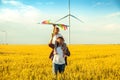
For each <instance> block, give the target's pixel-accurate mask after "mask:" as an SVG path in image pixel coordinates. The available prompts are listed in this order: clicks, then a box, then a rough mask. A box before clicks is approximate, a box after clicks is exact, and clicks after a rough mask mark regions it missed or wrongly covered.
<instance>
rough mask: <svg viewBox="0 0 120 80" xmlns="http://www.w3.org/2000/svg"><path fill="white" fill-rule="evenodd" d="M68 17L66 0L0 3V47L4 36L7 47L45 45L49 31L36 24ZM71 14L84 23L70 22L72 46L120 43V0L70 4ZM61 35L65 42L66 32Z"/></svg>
mask: <svg viewBox="0 0 120 80" xmlns="http://www.w3.org/2000/svg"><path fill="white" fill-rule="evenodd" d="M67 14H68V0H0V43H5V32H7V42H8V43H9V44H47V43H48V41H49V39H50V34H51V31H52V27H51V26H49V25H42V24H37V23H38V22H42V21H43V20H51V22H55V21H56V20H58V19H59V18H61V17H63V16H65V15H67ZM71 14H72V15H74V16H76V17H78V18H80V19H81V20H82V21H84V23H81V22H79V21H77V20H75V19H74V18H71V43H72V44H117V43H120V31H119V30H120V1H119V0H71ZM59 23H64V24H68V18H66V19H64V20H62V21H60V22H59ZM4 31H5V32H4ZM61 34H62V35H63V36H64V37H65V40H66V42H68V30H67V31H63V30H61Z"/></svg>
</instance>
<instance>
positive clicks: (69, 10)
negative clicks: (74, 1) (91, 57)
mask: <svg viewBox="0 0 120 80" xmlns="http://www.w3.org/2000/svg"><path fill="white" fill-rule="evenodd" d="M70 4H71V1H70V0H68V14H67V15H66V16H64V17H62V18H60V19H58V20H57V21H56V22H59V21H61V20H63V19H65V18H67V17H68V20H69V32H68V43H69V44H70V43H71V41H70V34H71V33H70V32H71V31H70V27H71V17H73V18H75V19H76V20H78V21H80V22H83V21H82V20H80V19H79V18H77V17H76V16H74V15H72V14H71V6H70Z"/></svg>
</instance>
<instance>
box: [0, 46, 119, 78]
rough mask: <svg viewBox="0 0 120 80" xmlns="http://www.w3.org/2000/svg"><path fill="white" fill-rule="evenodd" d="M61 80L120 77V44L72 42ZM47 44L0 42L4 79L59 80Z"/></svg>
mask: <svg viewBox="0 0 120 80" xmlns="http://www.w3.org/2000/svg"><path fill="white" fill-rule="evenodd" d="M69 49H70V52H71V56H70V57H68V65H67V66H66V69H65V72H64V74H62V75H60V74H58V77H57V80H120V45H69ZM50 51H51V49H50V48H49V47H48V46H47V45H0V80H55V76H54V75H53V73H52V61H51V60H50V59H49V54H50Z"/></svg>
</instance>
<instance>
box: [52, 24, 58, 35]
mask: <svg viewBox="0 0 120 80" xmlns="http://www.w3.org/2000/svg"><path fill="white" fill-rule="evenodd" d="M53 26H54V29H53V33H54V31H55V29H58V30H59V28H58V27H56V25H53Z"/></svg>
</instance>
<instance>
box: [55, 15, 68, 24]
mask: <svg viewBox="0 0 120 80" xmlns="http://www.w3.org/2000/svg"><path fill="white" fill-rule="evenodd" d="M68 16H69V15H66V16H64V17H62V18H60V19H58V20H57V21H56V22H59V21H61V20H62V19H64V18H66V17H68Z"/></svg>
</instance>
